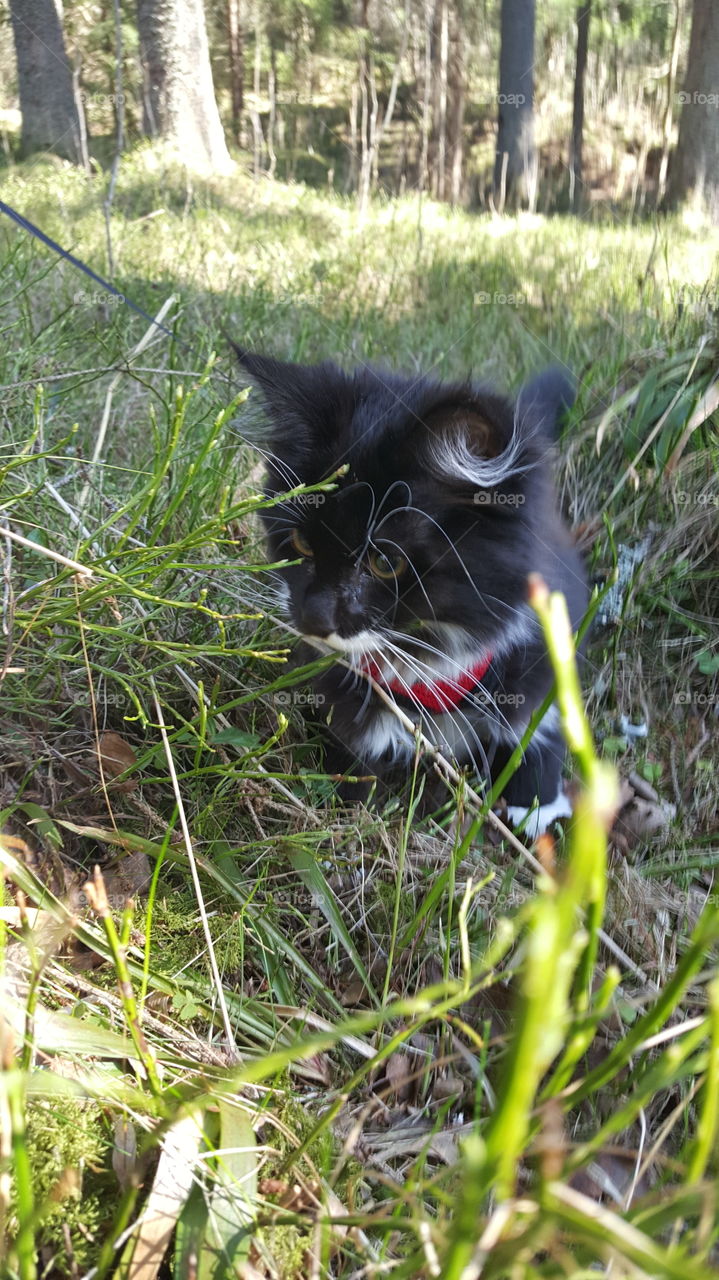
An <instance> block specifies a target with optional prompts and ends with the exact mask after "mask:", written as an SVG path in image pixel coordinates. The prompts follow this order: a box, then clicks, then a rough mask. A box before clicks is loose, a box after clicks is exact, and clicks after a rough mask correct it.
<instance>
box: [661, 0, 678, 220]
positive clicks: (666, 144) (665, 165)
mask: <svg viewBox="0 0 719 1280" xmlns="http://www.w3.org/2000/svg"><path fill="white" fill-rule="evenodd" d="M682 4H683V0H676V8H675V10H674V31H673V33H672V47H671V52H670V54H669V68H668V70H667V79H666V101H665V104H664V115H663V117H662V158H661V162H660V164H659V177H658V178H657V198H656V204H657V208H659V207H660V206H661V204H662V202H663V200H664V196H665V194H666V189H667V173H668V171H669V152H670V150H671V141H672V124H673V121H674V97H675V86H676V83H677V70H678V68H679V50H680V48H681V29H682V16H683V14H682Z"/></svg>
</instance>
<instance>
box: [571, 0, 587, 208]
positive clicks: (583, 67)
mask: <svg viewBox="0 0 719 1280" xmlns="http://www.w3.org/2000/svg"><path fill="white" fill-rule="evenodd" d="M591 17H592V0H584V3H583V4H580V5H579V7H578V9H577V61H576V66H575V68H574V109H573V112H572V142H571V150H570V156H569V182H570V189H569V198H570V202H571V205H572V209H573V210H574V212H575V213H579V212H580V211H581V209H582V207H583V205H584V203H585V200H584V184H583V178H582V148H583V144H584V78H585V76H586V72H587V54H588V52H589V24H590V22H591Z"/></svg>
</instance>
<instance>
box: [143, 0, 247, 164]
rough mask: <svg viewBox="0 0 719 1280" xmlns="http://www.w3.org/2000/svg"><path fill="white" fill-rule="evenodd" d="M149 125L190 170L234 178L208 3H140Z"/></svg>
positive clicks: (154, 0)
mask: <svg viewBox="0 0 719 1280" xmlns="http://www.w3.org/2000/svg"><path fill="white" fill-rule="evenodd" d="M137 25H138V30H139V34H140V53H141V57H142V67H143V75H144V125H145V132H146V133H147V134H149V136H150V137H158V138H163V139H164V140H165V141H166V142H168V143H169V144H170V146H171V147H172V148H173V149H175V150H176V151H177V153H178V155H179V156H180V158H181V159H182V160H183V161H184V163H185V164H187V165H188V166H189V167H190V168H195V169H199V170H208V169H209V170H211V171H213V172H215V173H228V172H230V171H231V169H232V167H233V166H232V161H231V159H230V155H229V152H228V150H227V144H226V142H225V135H224V133H223V130H222V124H221V122H220V114H219V111H218V110H217V102H216V101H215V90H214V86H213V83H212V70H211V68H210V54H209V48H208V43H207V28H206V26H205V12H204V9H203V6H202V0H137Z"/></svg>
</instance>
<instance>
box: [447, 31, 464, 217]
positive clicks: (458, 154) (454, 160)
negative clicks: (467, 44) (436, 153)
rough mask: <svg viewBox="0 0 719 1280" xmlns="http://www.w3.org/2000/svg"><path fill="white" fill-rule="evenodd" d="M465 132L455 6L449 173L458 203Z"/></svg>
mask: <svg viewBox="0 0 719 1280" xmlns="http://www.w3.org/2000/svg"><path fill="white" fill-rule="evenodd" d="M463 129H464V57H463V32H462V23H461V20H460V18H459V15H458V13H457V10H456V8H455V7H454V6H453V7H452V10H451V14H450V34H449V61H448V65H447V170H448V173H449V198H450V200H451V201H452V204H458V203H459V199H460V196H461V194H462V166H463V162H464V149H463Z"/></svg>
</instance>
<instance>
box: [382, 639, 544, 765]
mask: <svg viewBox="0 0 719 1280" xmlns="http://www.w3.org/2000/svg"><path fill="white" fill-rule="evenodd" d="M387 644H388V646H389V647H390V648H391V649H392V651H393V652H394V653H395V655H396V656H397V657H400V658H402V659H403V660H404V661H405V662H406V663H407V666H408V667H409V668H410V670H412V671H414V673H415V674H416V675H418V676H419V677H420V679H421V680H422V682H423V683H424V684H426V685H427V687H428V688H429V689H431V690H432V692H433V693H434V694H435V696H436V695H437V694H438V693H439V692H440V690H439V686H438V685H437V684H435V679H440V680H441V681H442V682H443V683H445V684H448V685H449V686H450V688H452V689H454V690H456V691H457V692H458V693H462V694H463V695H464V700H465V701H466V702H469V703H470V704H471V705H472V706H473V707H475V708H476V709H477V710H481V711H482V713H483V716H484V718H485V719H486V720H487V721H488V722H489V723H490V724H493V725H494V726H495V727H496V728H498V729H502V730H504V731H505V732H506V733H508V734H509V735H511V737H512V738H513V739H514V740H515V741H517V742H518V741H519V739H518V736H517V734H516V731H515V730H514V729H513V728H512V726H511V724H510V723H509V721H508V719H507V717H506V716H505V715H504V713H503V712H502V711H501V710H500V709H499V707H498V705H497V703H496V701H495V699H494V698H493V697H492V695H491V694H490V693H489V692H488V690H486V689H485V688H484V686H483V685H482V684H481V682H480V685H479V688H480V689H481V691H482V693H481V697H480V696H478V695H477V694H476V693H472V692H467V691H465V689H464V687H463V685H461V684H460V683H459V682H458V681H457V680H454V679H453V678H452V677H451V676H446V675H443V676H438V673H437V672H436V671H433V669H432V668H431V667H428V666H427V665H426V663H424V662H422V660H421V659H420V658H417V657H414V656H410V655H409V654H406V653H404V652H403V651H402V650H401V649H399V648H398V647H397V646H396V645H393V644H392V642H391V641H389V640H388V641H387ZM455 713H456V714H459V715H460V716H461V717H462V719H463V720H465V721H466V723H467V724H468V725H470V727H472V726H471V722H470V721H469V720H467V717H466V716H465V715H464V713H463V712H460V711H459V710H458V708H452V714H455ZM493 713H494V714H493ZM473 733H474V734H475V736H476V732H475V731H474V729H473Z"/></svg>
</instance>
